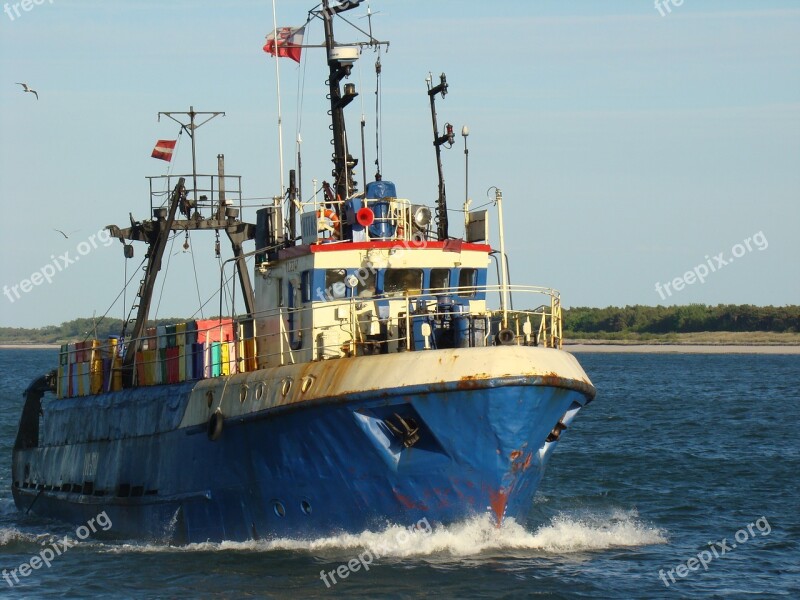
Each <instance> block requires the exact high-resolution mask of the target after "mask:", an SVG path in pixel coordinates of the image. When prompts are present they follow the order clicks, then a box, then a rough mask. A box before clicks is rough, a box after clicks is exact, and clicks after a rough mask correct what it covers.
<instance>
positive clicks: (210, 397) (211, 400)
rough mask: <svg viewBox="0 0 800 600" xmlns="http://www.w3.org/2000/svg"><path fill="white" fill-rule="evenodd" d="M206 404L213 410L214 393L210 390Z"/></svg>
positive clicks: (207, 393)
mask: <svg viewBox="0 0 800 600" xmlns="http://www.w3.org/2000/svg"><path fill="white" fill-rule="evenodd" d="M206 403H207V404H208V408H211V405H212V404H214V391H213V390H208V391H207V392H206Z"/></svg>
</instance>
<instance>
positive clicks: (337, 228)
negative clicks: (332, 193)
mask: <svg viewBox="0 0 800 600" xmlns="http://www.w3.org/2000/svg"><path fill="white" fill-rule="evenodd" d="M325 221H328V222H330V225H328V224H327V223H325ZM323 231H330V232H331V238H339V237H341V235H340V234H341V224H340V222H339V215H337V214H336V211H334V210H331V209H330V208H320V209H319V210H318V211H317V232H318V233H320V232H323ZM319 241H326V239H325V238H322V237H320V238H319Z"/></svg>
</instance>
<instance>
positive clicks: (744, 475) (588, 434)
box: [0, 350, 800, 598]
mask: <svg viewBox="0 0 800 600" xmlns="http://www.w3.org/2000/svg"><path fill="white" fill-rule="evenodd" d="M56 359H57V353H56V352H55V351H53V350H0V410H2V414H3V415H4V419H3V420H2V421H0V567H1V568H3V569H7V570H11V569H14V568H18V567H19V565H20V564H23V563H25V562H28V561H30V560H31V558H32V557H33V556H34V555H36V554H38V553H40V552H41V551H42V550H43V549H44V548H45V547H50V548H52V547H53V544H54V543H58V542H57V540H61V539H63V536H65V535H69V536H70V537H71V538H72V539H74V538H75V537H76V535H75V533H76V532H75V529H74V528H73V527H70V526H65V525H63V524H60V523H56V522H52V521H47V520H44V519H41V518H39V517H33V516H25V515H23V514H20V513H18V512H17V511H16V509H15V508H14V505H13V501H12V500H11V493H10V489H9V485H10V456H11V447H12V445H13V441H14V436H15V433H16V426H17V420H18V418H19V413H20V409H21V403H22V397H21V393H22V390H23V388H24V387H25V386H26V385H27V383H28V382H29V381H30V380H31V379H32V378H33V377H34V376H35V375H38V374H40V373H42V372H44V371H45V370H47V369H48V368H50V367H51V366H52V365H54V364H55V362H56ZM579 359H580V360H581V362H582V364H583V365H584V368H585V369H586V371H587V372H588V373H589V375H590V377H591V378H592V380H593V381H594V383H595V385H596V386H597V388H598V390H599V393H598V398H597V400H596V402H594V403H593V404H591V405H590V406H589V407H588V408H587V409H586V410H584V411H583V412H582V413H581V414H580V415H579V416H578V418H577V419H576V420H575V422H574V424H573V426H572V428H571V429H570V430H569V431H567V432H566V434H565V435H564V436H563V438H562V439H563V443H562V444H560V447H559V448H557V449H556V452H555V454H554V456H553V459H552V461H551V463H550V467H549V470H548V472H547V474H546V476H545V479H544V483H543V485H542V487H541V489H540V492H539V494H538V495H537V497H536V501H535V504H534V507H533V512H532V515H531V518H530V519H529V521H528V522H527V523H525V524H516V523H510V524H508V525H506V526H504V527H503V528H502V529H500V530H497V529H495V528H494V527H493V526H492V525H491V524H490V523H489V521H487V520H485V519H475V520H473V521H470V522H465V523H461V524H458V525H454V526H450V527H447V528H444V527H437V526H436V525H435V524H427V523H425V524H420V527H419V528H417V529H416V531H413V532H409V531H408V529H407V527H408V525H412V524H398V526H395V527H390V528H388V529H386V530H384V531H378V532H364V533H362V534H359V535H342V536H337V537H333V538H324V539H314V540H273V541H269V542H266V541H260V542H250V543H223V544H196V545H193V546H189V547H185V548H173V547H167V546H156V545H147V544H140V543H135V542H128V543H124V542H116V543H100V542H96V541H92V540H91V539H89V540H87V541H84V542H80V543H78V544H77V545H76V546H74V547H72V548H70V549H69V550H67V551H66V552H64V553H63V554H62V555H61V556H56V557H55V558H54V559H53V560H52V561H51V565H52V566H50V567H49V568H47V567H46V566H44V565H42V566H41V567H40V568H39V569H38V570H35V571H32V572H31V574H30V575H29V576H28V577H25V578H21V579H20V583H19V584H15V585H14V587H13V588H11V587H9V586H8V585H7V583H6V582H5V581H4V580H2V579H0V590H2V591H0V593H1V594H3V595H4V596H5V597H9V598H11V597H25V598H65V597H66V598H73V597H98V598H103V597H106V598H120V597H121V598H156V597H158V598H180V597H185V596H192V597H202V598H287V597H292V598H328V597H331V596H332V595H334V594H335V595H340V596H345V597H348V598H377V597H380V598H427V597H429V596H431V595H434V596H436V597H443V598H529V597H530V598H533V597H537V598H538V597H542V598H654V597H693V598H694V597H707V598H714V597H717V598H722V597H734V598H744V597H751V596H753V595H756V594H760V595H765V596H769V597H776V598H797V597H800V548H799V546H800V543H799V542H798V538H800V510H799V509H800V502H799V501H798V496H799V495H800V485H798V481H799V480H800V443H799V442H798V438H800V434H798V430H797V427H798V423H800V406H799V404H800V403H799V402H798V400H800V397H799V395H800V392H798V390H800V358H798V357H797V356H770V355H736V356H726V355H707V356H706V355H672V354H669V355H667V354H661V355H655V354H654V355H641V354H586V355H580V356H579ZM401 525H402V526H401ZM429 525H430V526H429ZM748 525H749V526H750V529H749V530H748ZM737 535H738V538H739V539H738V543H737V538H736V536H737ZM710 542H711V543H713V544H712V545H713V550H712V547H711V546H709V543H710ZM733 544H736V547H735V548H734V547H733ZM723 548H724V549H725V553H724V555H723V554H722V552H723ZM368 549H369V550H368ZM371 552H374V553H375V554H377V555H378V558H376V557H375V554H369V553H371ZM704 552H705V554H703V553H704ZM714 552H716V556H715V555H714ZM359 555H360V556H361V557H362V558H363V563H361V562H359V561H358V557H359ZM698 555H700V556H701V557H702V558H703V559H704V562H705V563H706V566H707V569H704V568H703V566H702V564H700V563H699V562H698V561H697V557H698ZM692 558H694V561H691V562H689V567H693V568H694V569H695V570H689V568H688V567H687V566H686V565H687V561H690V559H692ZM351 560H355V562H354V563H353V564H354V565H356V564H357V565H358V570H357V571H356V570H355V568H354V569H353V571H349V570H348V568H347V567H345V568H343V569H342V570H343V572H345V573H347V577H346V578H345V579H341V578H340V577H339V576H338V575H336V573H335V572H334V577H335V578H336V583H335V584H334V583H332V582H331V578H330V576H329V575H327V573H328V572H331V571H335V569H337V567H339V566H341V565H347V563H348V562H349V561H351ZM370 560H371V561H372V562H371V564H370ZM681 563H682V564H683V569H685V571H683V573H684V577H680V576H679V575H680V573H681V572H682V571H681V570H680V569H677V568H678V565H680V564H681ZM362 564H363V565H366V566H367V567H369V570H365V568H364V567H363V566H362ZM670 569H672V575H671V578H672V579H674V583H673V581H672V580H671V578H670V573H669V570H670ZM660 570H661V571H663V573H664V575H663V577H664V580H666V581H667V583H669V587H667V586H665V585H664V583H663V581H662V579H660V578H659V571H660ZM321 571H325V572H326V578H327V579H328V585H329V586H330V587H326V584H325V582H324V581H323V580H322V579H321V577H320V572H321ZM12 581H13V580H12Z"/></svg>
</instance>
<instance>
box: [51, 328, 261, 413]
mask: <svg viewBox="0 0 800 600" xmlns="http://www.w3.org/2000/svg"><path fill="white" fill-rule="evenodd" d="M254 333H255V332H254V324H253V321H252V320H251V319H250V320H246V321H241V322H237V323H235V324H234V320H233V319H232V318H225V319H200V320H197V321H189V322H186V323H176V324H175V325H159V326H158V327H150V328H148V329H146V330H145V334H144V336H143V337H142V343H141V345H140V347H139V351H138V352H137V353H136V362H135V369H136V381H137V384H138V385H140V386H143V385H160V384H165V383H180V382H183V381H191V380H193V379H205V378H210V377H220V376H224V375H232V374H234V373H240V372H249V371H255V370H256V368H257V365H256V344H255V335H254ZM124 354H125V349H124V341H123V340H122V338H120V337H119V336H111V337H109V338H108V339H107V340H105V341H104V342H103V343H102V344H101V342H100V341H99V340H91V341H85V342H76V343H74V344H64V345H62V346H61V350H60V353H59V366H58V381H57V390H56V391H57V395H58V397H59V398H71V397H74V396H87V395H89V394H99V393H103V392H109V391H117V390H121V389H122V358H123V356H124Z"/></svg>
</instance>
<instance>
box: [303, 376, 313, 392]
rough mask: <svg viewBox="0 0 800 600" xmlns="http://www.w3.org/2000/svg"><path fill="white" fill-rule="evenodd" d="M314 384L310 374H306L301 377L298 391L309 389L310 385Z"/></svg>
mask: <svg viewBox="0 0 800 600" xmlns="http://www.w3.org/2000/svg"><path fill="white" fill-rule="evenodd" d="M312 385H314V377H312V376H311V375H306V376H305V377H303V380H302V383H301V384H300V391H301V392H303V393H304V394H305V393H306V392H307V391H308V390H310V389H311V386H312Z"/></svg>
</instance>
